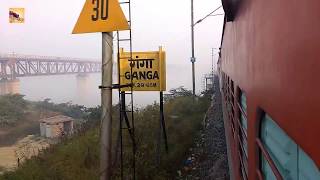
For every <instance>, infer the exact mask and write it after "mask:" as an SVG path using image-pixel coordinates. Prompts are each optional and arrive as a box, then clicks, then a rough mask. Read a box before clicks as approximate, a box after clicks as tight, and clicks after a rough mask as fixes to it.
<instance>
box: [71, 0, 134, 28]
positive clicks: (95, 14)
mask: <svg viewBox="0 0 320 180" xmlns="http://www.w3.org/2000/svg"><path fill="white" fill-rule="evenodd" d="M128 29H129V24H128V21H127V19H126V17H125V15H124V13H123V12H122V9H121V7H120V4H119V2H118V0H86V2H85V4H84V6H83V9H82V11H81V13H80V16H79V18H78V21H77V23H76V25H75V26H74V29H73V31H72V33H73V34H78V33H91V32H112V31H120V30H128Z"/></svg>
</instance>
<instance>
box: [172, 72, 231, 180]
mask: <svg viewBox="0 0 320 180" xmlns="http://www.w3.org/2000/svg"><path fill="white" fill-rule="evenodd" d="M203 124H204V127H203V129H202V130H201V131H200V132H199V136H198V138H197V139H196V140H195V143H194V147H193V148H191V149H190V152H189V153H190V154H189V157H188V158H187V159H186V160H185V162H184V167H183V168H182V169H181V170H180V171H178V174H179V177H177V179H180V180H182V179H183V180H189V179H190V180H191V179H199V180H200V179H201V180H224V179H229V173H228V171H229V170H228V158H227V149H226V140H225V134H224V124H223V116H222V105H221V94H220V91H219V82H218V78H215V81H214V92H213V97H212V104H211V107H210V108H209V109H208V112H207V114H206V118H205V122H204V123H203Z"/></svg>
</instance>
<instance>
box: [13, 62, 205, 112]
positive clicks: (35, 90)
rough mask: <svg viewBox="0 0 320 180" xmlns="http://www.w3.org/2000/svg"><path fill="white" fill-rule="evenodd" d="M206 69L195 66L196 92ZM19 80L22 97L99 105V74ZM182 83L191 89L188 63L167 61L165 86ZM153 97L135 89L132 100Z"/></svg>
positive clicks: (147, 101)
mask: <svg viewBox="0 0 320 180" xmlns="http://www.w3.org/2000/svg"><path fill="white" fill-rule="evenodd" d="M209 71H210V66H209V67H208V66H203V67H202V68H201V67H200V66H199V67H197V71H196V72H197V74H196V77H197V83H196V85H197V92H200V91H201V90H202V87H203V86H202V77H203V75H204V74H205V73H207V72H209ZM19 80H20V93H21V94H23V95H25V96H26V99H28V100H33V101H38V100H43V99H45V98H50V99H51V100H52V101H53V102H55V103H63V102H72V103H74V104H80V105H85V106H87V107H95V106H97V105H100V103H101V101H100V99H101V98H100V90H99V89H98V86H99V85H100V84H101V74H100V73H96V74H88V75H87V76H77V75H56V76H37V77H23V78H19ZM179 86H184V87H186V88H188V89H191V87H192V84H191V66H189V65H168V66H167V90H170V89H172V88H177V87H179ZM154 101H159V93H158V92H135V93H134V104H135V105H136V106H140V107H141V106H145V105H147V104H151V103H153V102H154ZM117 102H118V91H117V90H114V91H113V104H116V103H117Z"/></svg>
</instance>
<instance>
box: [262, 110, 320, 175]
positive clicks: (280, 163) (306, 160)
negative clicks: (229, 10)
mask: <svg viewBox="0 0 320 180" xmlns="http://www.w3.org/2000/svg"><path fill="white" fill-rule="evenodd" d="M261 141H262V143H263V146H264V147H265V149H266V150H267V152H268V154H269V155H270V157H271V159H272V161H273V162H274V164H275V166H276V168H277V169H278V171H279V172H280V174H281V176H282V177H283V179H292V180H302V179H303V180H308V179H310V180H313V179H320V172H319V170H318V168H317V166H316V165H315V163H314V162H313V161H312V159H311V158H310V157H309V156H308V155H307V154H306V153H305V152H304V151H303V150H302V149H301V148H300V147H299V146H298V145H297V144H296V143H295V142H294V141H293V140H292V139H291V138H290V137H289V136H288V135H287V134H286V133H285V132H284V131H283V130H282V129H281V128H280V127H279V126H278V125H277V123H276V122H275V121H273V120H272V118H271V117H270V116H268V115H267V114H265V115H264V117H263V119H262V124H261ZM261 170H262V172H263V174H264V177H265V179H266V180H273V179H276V178H275V175H274V174H273V171H272V169H271V168H270V164H269V163H268V162H267V160H266V159H265V157H263V156H262V157H261Z"/></svg>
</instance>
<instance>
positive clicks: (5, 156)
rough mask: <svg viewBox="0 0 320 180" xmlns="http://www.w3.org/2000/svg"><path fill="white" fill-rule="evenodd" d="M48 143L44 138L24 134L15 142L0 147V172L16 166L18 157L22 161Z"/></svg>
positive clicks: (34, 154) (35, 153)
mask: <svg viewBox="0 0 320 180" xmlns="http://www.w3.org/2000/svg"><path fill="white" fill-rule="evenodd" d="M48 145H49V143H48V142H47V140H46V139H44V138H41V137H37V136H34V135H29V136H26V137H25V138H23V139H21V140H19V141H18V142H17V143H15V144H14V145H11V146H7V147H0V158H1V161H0V173H1V171H2V170H12V169H14V168H16V167H17V166H18V162H17V161H18V158H19V159H21V161H20V162H23V161H24V160H25V159H28V158H30V157H32V156H36V155H37V154H38V151H39V150H40V149H43V148H46V147H47V146H48Z"/></svg>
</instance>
